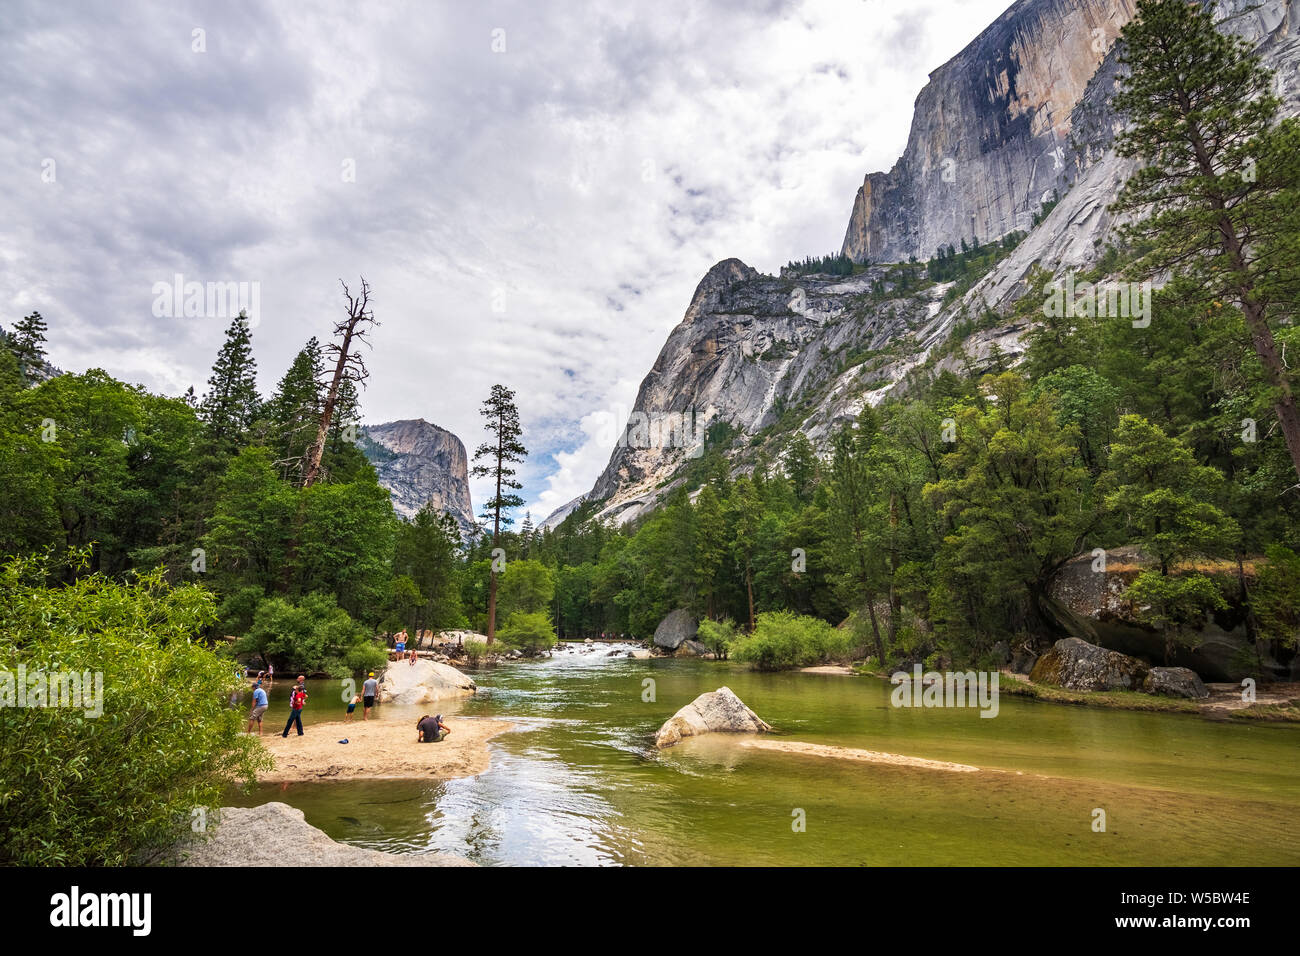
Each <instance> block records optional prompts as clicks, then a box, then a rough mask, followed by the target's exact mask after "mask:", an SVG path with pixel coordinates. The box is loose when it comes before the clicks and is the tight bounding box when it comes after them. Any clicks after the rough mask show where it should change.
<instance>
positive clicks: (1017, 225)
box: [545, 0, 1300, 525]
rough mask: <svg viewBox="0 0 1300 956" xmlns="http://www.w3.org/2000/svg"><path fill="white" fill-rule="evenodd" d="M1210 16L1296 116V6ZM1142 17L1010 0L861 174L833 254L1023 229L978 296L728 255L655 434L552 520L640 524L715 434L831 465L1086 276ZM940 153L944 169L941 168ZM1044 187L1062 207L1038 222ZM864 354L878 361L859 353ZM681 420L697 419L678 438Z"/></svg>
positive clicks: (904, 251)
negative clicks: (876, 167)
mask: <svg viewBox="0 0 1300 956" xmlns="http://www.w3.org/2000/svg"><path fill="white" fill-rule="evenodd" d="M1212 7H1213V10H1214V14H1215V16H1216V18H1217V19H1218V22H1219V27H1220V29H1222V30H1224V31H1225V32H1231V33H1235V34H1238V35H1240V36H1241V37H1243V38H1244V39H1246V40H1247V41H1248V42H1250V43H1251V44H1253V45H1254V46H1255V47H1256V48H1257V49H1258V50H1259V52H1260V54H1261V56H1262V58H1263V62H1264V65H1265V66H1267V67H1269V68H1270V69H1272V70H1274V71H1275V72H1276V75H1277V83H1278V92H1279V95H1280V96H1281V97H1282V99H1283V112H1284V113H1285V114H1288V115H1297V114H1300V0H1216V2H1214V3H1213V4H1212ZM1134 8H1135V3H1134V0H1019V2H1017V3H1016V4H1014V5H1013V6H1012V7H1011V8H1010V9H1008V10H1007V12H1006V13H1004V14H1003V15H1002V16H1001V17H999V18H998V20H997V21H996V22H995V23H994V24H993V25H992V26H990V27H989V28H988V29H987V30H985V31H984V32H983V33H982V34H981V35H980V36H979V37H978V38H977V39H976V40H975V41H974V42H973V43H971V44H970V45H969V46H967V47H966V49H964V50H963V51H962V52H961V53H959V54H958V55H957V56H956V57H954V58H953V59H952V60H950V61H949V62H948V63H946V64H944V65H943V66H942V67H940V68H939V69H938V70H936V71H935V72H934V73H933V74H931V80H930V83H929V85H928V86H927V87H926V88H925V90H923V91H922V93H921V95H920V96H919V97H918V98H917V103H916V113H915V115H914V118H913V122H912V133H911V136H910V138H909V141H908V146H907V149H906V151H905V152H904V155H903V157H902V158H901V159H900V160H899V161H898V163H897V164H896V165H895V167H894V169H893V170H891V171H890V172H889V173H873V174H871V175H870V176H868V177H867V181H866V182H865V183H864V185H863V189H862V191H861V192H860V193H859V196H858V200H857V202H856V203H855V205H854V210H853V217H852V222H851V223H850V226H849V230H848V235H847V236H846V237H845V243H844V252H845V253H846V254H848V255H850V256H852V257H854V258H857V259H859V260H860V259H862V258H864V257H869V258H870V260H871V261H872V262H891V261H892V262H898V261H906V260H907V259H908V257H909V256H910V255H916V257H917V259H918V260H923V259H927V258H929V257H930V256H931V255H933V253H934V250H935V249H936V248H937V247H938V246H939V245H941V244H942V245H945V246H946V245H949V244H951V245H954V246H959V245H960V241H961V239H962V238H963V237H966V238H967V239H968V240H969V238H970V237H971V236H972V235H974V236H978V238H979V239H980V241H981V242H982V243H983V242H987V241H990V240H993V239H996V238H998V237H1000V236H1002V235H1004V234H1006V233H1008V232H1011V231H1014V230H1017V229H1028V230H1029V235H1028V236H1027V237H1026V238H1025V239H1024V240H1023V241H1022V242H1021V243H1020V244H1019V245H1018V246H1017V247H1016V248H1015V249H1014V250H1013V251H1012V252H1011V253H1010V254H1009V255H1008V256H1007V257H1006V258H1005V259H1003V260H1002V261H1001V262H1000V263H999V264H998V265H997V266H996V267H994V268H993V269H992V270H991V271H990V272H989V273H988V274H987V275H985V276H984V277H983V278H982V279H980V280H979V281H978V282H977V283H976V284H975V285H974V286H973V287H972V288H971V289H970V290H968V291H967V292H966V293H965V294H964V295H962V296H961V297H959V298H957V299H956V300H955V301H953V302H949V303H947V304H944V303H943V301H942V300H943V297H944V293H945V292H947V290H948V286H946V285H939V286H933V287H931V288H930V289H929V290H926V291H924V292H921V293H916V292H911V293H907V292H901V291H898V290H892V289H888V288H887V289H886V291H885V292H884V294H873V286H874V283H875V281H876V280H883V279H884V277H885V276H886V275H887V273H888V270H887V268H885V267H884V266H871V267H870V268H869V269H868V270H867V271H866V272H864V273H861V274H859V275H856V276H853V277H852V278H834V277H831V276H804V277H797V278H789V279H786V278H780V279H779V278H774V277H772V276H766V275H762V274H761V273H759V272H757V271H756V270H754V269H752V268H751V267H749V266H748V265H746V264H745V263H743V262H741V261H739V260H738V259H726V260H723V261H722V262H719V263H718V264H717V265H715V266H714V267H713V268H712V269H710V270H709V272H708V273H707V274H706V275H705V277H704V279H703V280H701V282H700V284H699V286H698V288H697V289H696V291H695V295H694V296H692V299H691V302H690V305H689V307H688V308H687V310H686V314H685V316H684V317H683V320H682V322H681V323H680V324H679V325H678V326H677V327H676V328H675V329H673V331H672V332H671V333H670V335H669V337H668V340H667V341H666V342H665V343H664V346H663V349H662V350H661V351H660V353H659V357H658V358H657V359H656V360H655V363H654V366H653V368H651V370H650V373H649V374H648V375H647V376H646V377H645V379H644V380H643V381H642V383H641V389H640V391H639V393H638V395H637V403H636V406H635V409H634V414H636V413H643V414H644V415H646V416H647V418H648V420H649V424H650V425H651V426H654V425H655V424H656V423H657V424H658V425H659V428H658V433H659V438H660V440H659V441H657V442H656V441H654V440H653V439H654V438H655V437H656V435H655V432H656V429H655V428H654V427H648V428H647V427H642V423H641V422H639V421H638V422H629V424H628V427H627V429H626V431H625V433H624V439H623V440H622V441H620V442H619V443H618V445H617V446H616V447H615V448H614V450H613V453H612V455H611V456H610V460H609V464H608V465H607V466H606V468H605V470H604V472H602V474H601V475H600V477H599V478H598V479H597V481H596V484H595V487H594V488H593V489H592V491H591V492H589V493H588V494H587V495H584V496H582V498H580V499H576V500H575V501H574V502H571V503H570V504H569V505H566V506H565V508H562V509H560V510H559V511H557V512H556V513H555V514H554V515H552V516H550V517H549V518H547V520H546V522H545V524H548V525H554V524H556V523H558V522H559V521H560V520H561V519H562V518H563V517H564V514H566V513H567V512H568V511H569V510H572V508H573V507H576V505H577V504H578V503H580V502H581V501H583V500H593V501H602V502H603V503H602V505H601V509H600V511H599V516H600V517H602V518H610V519H613V520H615V521H619V522H623V521H627V520H632V519H635V518H638V517H641V516H643V515H645V514H647V513H648V512H650V511H651V510H653V509H654V508H655V507H656V506H657V505H658V504H659V502H660V501H662V500H663V497H664V495H665V494H667V493H669V492H671V491H672V490H674V489H675V488H676V487H678V486H679V485H680V484H681V483H682V481H683V476H682V466H683V465H686V464H689V463H690V461H691V454H692V447H690V445H691V442H692V441H693V440H695V439H696V438H698V437H701V436H702V433H703V432H704V431H705V428H706V426H707V424H708V423H710V422H722V423H726V424H728V425H730V426H732V428H734V429H735V430H736V432H737V433H738V434H739V436H740V441H738V442H737V443H736V447H735V448H733V450H732V451H731V452H729V456H730V457H731V459H732V465H733V471H735V470H740V471H743V470H745V469H746V468H747V467H748V465H747V464H746V463H745V462H744V461H743V460H741V461H737V459H738V458H741V459H743V449H744V446H745V445H747V443H748V442H747V439H748V438H749V437H750V436H753V435H755V434H757V433H758V432H760V431H761V430H763V429H764V428H766V427H768V426H771V425H776V424H778V423H779V428H780V430H781V431H783V432H785V431H789V430H792V429H793V428H798V429H800V430H802V431H804V432H805V433H806V434H807V435H808V437H809V438H810V439H811V440H812V441H813V443H814V445H818V446H821V451H822V453H823V454H824V453H825V452H826V447H825V446H826V444H827V441H826V440H827V438H828V436H829V435H830V434H831V433H832V432H833V431H834V429H835V428H837V427H838V426H839V425H840V424H841V423H844V422H847V421H849V420H851V419H853V418H854V417H856V416H857V414H858V413H859V412H860V411H861V410H862V408H863V407H865V406H867V405H872V406H874V405H877V404H879V403H880V402H881V401H882V400H883V399H884V398H885V396H886V395H888V394H890V392H891V391H893V390H895V389H898V388H900V387H901V388H904V389H905V388H906V387H908V386H907V385H906V376H907V374H908V373H909V372H910V371H911V370H913V369H914V368H916V367H917V366H918V365H921V364H922V363H924V362H925V361H926V360H927V359H928V357H929V356H930V353H931V352H932V351H933V350H934V349H936V348H937V347H939V346H942V345H943V344H944V343H945V342H946V340H947V339H948V338H949V337H950V335H951V334H952V332H953V330H954V328H956V327H957V326H958V323H959V322H961V321H962V320H964V319H967V320H969V319H976V318H978V317H980V316H981V315H983V314H984V313H985V312H986V310H989V309H992V310H995V311H1002V310H1004V309H1006V308H1007V307H1008V306H1010V305H1011V304H1012V303H1014V301H1015V300H1017V299H1019V298H1021V297H1022V296H1025V295H1032V296H1040V297H1041V296H1043V290H1041V289H1037V288H1030V287H1029V285H1028V283H1027V282H1026V277H1027V276H1028V275H1029V273H1030V270H1031V269H1032V268H1033V267H1034V265H1035V264H1037V265H1040V266H1042V267H1043V268H1045V269H1046V270H1047V271H1048V272H1049V273H1053V274H1054V275H1055V276H1056V277H1058V278H1059V277H1061V276H1063V275H1064V274H1065V273H1066V272H1067V271H1071V270H1084V269H1089V268H1091V267H1092V266H1093V265H1094V264H1095V263H1096V262H1097V260H1098V258H1099V257H1100V256H1101V255H1102V254H1103V253H1104V252H1105V249H1106V245H1107V243H1108V242H1109V241H1110V240H1111V239H1112V238H1113V231H1114V229H1115V228H1116V226H1117V223H1116V221H1115V218H1114V217H1113V216H1112V215H1111V213H1110V212H1109V211H1108V207H1109V205H1110V204H1111V203H1112V202H1113V201H1114V200H1115V198H1116V196H1117V195H1118V193H1119V190H1120V188H1121V187H1122V185H1123V183H1124V181H1125V180H1126V179H1127V178H1128V176H1129V175H1131V173H1132V172H1133V169H1134V166H1133V163H1132V161H1131V160H1125V159H1122V158H1120V157H1119V156H1118V155H1116V153H1115V151H1114V149H1113V148H1112V143H1113V139H1114V135H1115V133H1116V131H1117V129H1118V128H1119V126H1120V120H1119V119H1118V118H1117V117H1116V116H1115V115H1114V113H1113V111H1111V109H1110V107H1109V99H1110V97H1111V95H1112V94H1113V92H1114V89H1115V83H1116V79H1117V77H1118V75H1119V69H1120V68H1119V63H1118V60H1119V54H1120V51H1119V49H1118V47H1117V44H1115V43H1114V39H1115V37H1116V36H1117V35H1118V33H1119V31H1120V29H1121V28H1122V27H1123V25H1124V24H1125V23H1126V22H1127V21H1128V19H1129V18H1130V17H1131V16H1132V13H1133V10H1134ZM1093 31H1100V33H1094V32H1093ZM1094 41H1097V42H1096V44H1095V47H1094ZM1058 149H1059V150H1060V152H1058V151H1057V150H1058ZM948 158H951V159H953V160H955V163H954V164H953V165H951V166H945V165H944V160H945V159H948ZM1058 159H1059V160H1060V162H1061V168H1057V160H1058ZM945 169H950V170H951V172H952V176H951V181H948V180H946V179H945V176H944V171H945ZM1053 189H1057V190H1058V191H1059V193H1060V201H1059V203H1058V204H1057V205H1056V206H1055V208H1054V209H1053V210H1052V211H1051V213H1050V214H1049V215H1048V216H1047V217H1046V218H1045V219H1044V220H1043V221H1042V222H1041V223H1039V225H1038V226H1036V227H1033V228H1032V229H1031V228H1030V227H1031V226H1032V221H1033V214H1034V213H1036V212H1038V211H1039V209H1040V207H1041V203H1042V202H1043V201H1044V200H1045V199H1050V198H1051V194H1052V190H1053ZM972 220H973V222H974V226H973V227H972ZM1028 328H1029V323H1028V322H1027V321H1025V322H1019V323H1015V324H1012V323H1001V324H994V325H992V326H984V327H981V328H978V329H977V330H976V331H974V332H973V333H969V334H967V335H966V337H965V338H964V339H963V341H962V343H961V345H962V348H963V349H964V350H965V352H966V354H967V355H968V356H969V357H970V368H965V367H963V366H962V363H961V361H960V360H959V359H958V358H955V357H948V358H944V359H943V360H942V361H940V362H938V363H937V365H936V367H935V371H941V370H944V369H949V370H954V371H957V372H958V373H960V374H967V373H968V372H969V371H971V370H975V371H979V370H983V369H985V368H988V367H989V366H990V365H991V364H992V362H991V359H992V357H993V356H994V354H995V351H996V352H999V353H1000V355H1001V359H1002V360H1003V361H1006V362H1012V363H1014V362H1015V361H1017V360H1018V358H1019V356H1020V355H1021V354H1023V345H1022V344H1021V342H1020V338H1021V336H1022V335H1023V333H1024V332H1025V331H1026V330H1027V329H1028ZM867 352H874V353H875V354H874V355H870V356H869V357H868V358H866V359H865V360H864V359H863V358H862V356H863V355H864V353H867ZM810 397H811V398H812V401H811V402H809V401H807V400H808V399H809V398H810ZM801 400H803V402H804V404H803V406H802V408H801V410H800V412H799V414H798V416H797V417H796V416H793V415H792V414H791V412H790V409H792V408H795V407H799V406H800V402H801ZM683 411H691V412H693V413H694V414H693V416H692V417H690V418H689V419H688V422H689V427H687V428H684V429H683V428H681V427H680V425H681V422H680V414H681V413H682V412H683ZM671 415H677V416H679V418H678V423H677V424H678V426H679V431H687V432H689V433H690V434H689V435H688V436H687V437H688V439H689V440H688V441H687V442H677V443H673V442H672V441H663V440H662V437H663V432H664V430H665V429H664V427H663V424H664V420H665V419H667V418H668V417H670V416H671ZM792 418H793V419H794V420H793V421H792V420H791V419H792ZM646 438H649V439H651V440H650V441H646V440H644V439H646ZM688 490H691V491H693V490H694V487H692V488H690V489H688Z"/></svg>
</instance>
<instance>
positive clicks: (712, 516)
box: [691, 485, 727, 617]
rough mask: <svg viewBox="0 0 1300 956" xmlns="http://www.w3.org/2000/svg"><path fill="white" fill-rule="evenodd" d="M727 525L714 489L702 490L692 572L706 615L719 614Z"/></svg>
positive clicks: (698, 498) (697, 509)
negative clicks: (721, 571) (718, 578)
mask: <svg viewBox="0 0 1300 956" xmlns="http://www.w3.org/2000/svg"><path fill="white" fill-rule="evenodd" d="M726 531H727V523H726V519H725V518H724V516H723V514H722V502H721V501H719V500H718V493H717V492H716V491H714V490H713V486H712V485H705V486H704V487H703V488H702V489H700V494H699V496H698V497H697V498H696V499H695V532H696V533H695V562H694V567H693V568H692V569H691V570H692V573H693V576H694V578H695V591H696V593H697V594H698V595H700V596H701V597H702V598H703V599H704V613H705V614H706V615H707V616H708V617H713V616H714V615H715V614H716V613H717V594H718V582H717V577H718V571H719V569H720V568H721V567H722V559H723V557H724V555H725V553H726V547H727V534H726Z"/></svg>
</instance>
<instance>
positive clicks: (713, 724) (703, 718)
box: [655, 687, 772, 748]
mask: <svg viewBox="0 0 1300 956" xmlns="http://www.w3.org/2000/svg"><path fill="white" fill-rule="evenodd" d="M771 729H772V728H771V727H770V726H769V725H768V724H767V723H765V722H764V721H763V720H761V719H759V716H758V715H757V714H755V713H754V712H753V711H752V710H750V709H749V708H748V707H746V706H745V704H744V702H743V701H742V700H741V699H740V698H739V697H737V696H736V695H735V694H734V693H733V692H732V690H731V688H730V687H719V688H718V689H717V690H715V691H710V692H709V693H707V694H701V695H700V696H699V697H696V698H695V699H694V700H693V701H691V702H690V703H689V704H687V705H686V706H685V707H683V708H682V709H681V710H679V711H678V712H677V713H675V714H673V716H672V717H670V718H669V719H668V721H667V723H665V724H664V725H663V726H662V727H660V728H659V733H658V734H656V735H655V746H656V747H659V748H663V747H671V746H672V745H673V744H676V743H680V742H681V741H682V740H683V739H684V738H686V737H698V736H699V735H700V734H718V733H721V734H757V733H763V732H766V731H769V730H771Z"/></svg>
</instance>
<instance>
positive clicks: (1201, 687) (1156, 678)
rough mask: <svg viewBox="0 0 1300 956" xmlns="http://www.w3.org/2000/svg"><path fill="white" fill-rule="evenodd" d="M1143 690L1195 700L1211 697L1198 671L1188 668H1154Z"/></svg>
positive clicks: (1143, 683)
mask: <svg viewBox="0 0 1300 956" xmlns="http://www.w3.org/2000/svg"><path fill="white" fill-rule="evenodd" d="M1142 689H1143V690H1144V691H1146V692H1147V693H1148V694H1164V695H1165V696H1166V697H1190V698H1191V699H1193V700H1200V699H1201V698H1204V697H1209V696H1210V691H1209V689H1208V688H1207V687H1206V686H1205V683H1204V682H1203V681H1202V680H1201V678H1200V677H1199V676H1197V673H1196V671H1194V670H1192V669H1190V668H1187V667H1153V668H1151V670H1150V672H1149V673H1148V674H1147V677H1146V680H1145V681H1143V682H1142Z"/></svg>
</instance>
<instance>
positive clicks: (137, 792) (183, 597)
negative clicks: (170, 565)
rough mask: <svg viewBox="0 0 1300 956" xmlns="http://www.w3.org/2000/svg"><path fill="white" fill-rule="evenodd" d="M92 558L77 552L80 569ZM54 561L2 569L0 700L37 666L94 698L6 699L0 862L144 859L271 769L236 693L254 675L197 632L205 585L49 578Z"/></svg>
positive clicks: (210, 616)
mask: <svg viewBox="0 0 1300 956" xmlns="http://www.w3.org/2000/svg"><path fill="white" fill-rule="evenodd" d="M88 557H89V551H88V550H87V551H85V552H77V553H74V561H75V562H77V563H79V564H80V566H81V570H85V566H86V561H87V560H88ZM47 571H48V567H47V562H46V561H44V560H43V559H37V558H14V559H11V560H9V561H8V562H7V563H5V564H4V565H3V566H0V682H2V683H0V697H9V695H10V694H13V693H14V692H15V691H16V689H17V680H18V676H19V674H20V673H22V674H23V675H24V676H25V678H26V680H27V683H28V686H27V688H26V690H30V689H31V687H32V685H31V678H32V675H34V674H36V673H38V672H40V673H43V674H44V675H46V679H47V680H48V679H49V677H51V676H54V675H70V674H73V673H75V674H78V675H82V680H81V688H80V691H81V695H80V696H81V703H82V704H83V706H82V707H73V706H39V707H38V706H16V705H15V704H16V703H17V701H16V695H15V698H13V699H5V700H3V704H2V705H0V740H3V741H4V745H3V747H0V819H3V821H4V829H5V837H4V839H3V841H0V863H8V864H18V865H27V866H96V865H103V866H115V865H123V864H129V863H134V862H140V861H142V860H147V859H148V858H150V857H151V856H152V855H153V854H154V853H157V852H159V851H163V850H165V849H168V848H170V847H171V846H173V845H174V844H175V842H176V840H177V838H178V837H180V836H181V835H182V834H187V833H189V832H190V829H191V821H192V820H193V819H195V817H193V813H194V811H195V810H196V809H198V808H207V809H210V808H213V807H216V806H218V805H219V801H220V798H221V795H222V792H223V791H224V789H225V788H226V787H227V786H228V785H229V784H230V783H232V782H233V781H235V780H238V779H241V778H242V779H251V778H252V776H253V775H254V774H255V772H256V771H258V770H263V769H270V767H271V765H272V764H271V758H270V755H269V754H267V753H266V751H265V750H263V749H262V747H261V745H260V743H259V742H258V741H257V739H256V738H254V737H246V736H243V735H241V734H240V731H241V730H242V729H243V727H244V723H245V716H246V715H245V712H244V710H243V709H242V708H240V709H238V710H234V709H232V708H231V707H230V706H229V698H230V695H231V693H232V691H234V690H235V689H236V688H237V687H241V686H243V685H242V682H241V681H239V680H238V679H237V678H236V677H235V675H234V673H233V672H232V669H231V667H230V662H229V661H228V660H223V659H222V658H220V657H218V656H217V654H215V653H214V652H213V651H211V650H210V649H209V648H207V647H204V646H203V645H201V644H199V643H196V642H195V641H194V636H195V635H196V634H197V633H198V632H199V631H200V630H201V629H202V628H204V627H205V626H207V625H208V624H210V623H212V622H213V621H214V620H215V618H216V610H215V607H214V603H213V598H212V595H211V594H210V593H209V592H208V591H206V590H204V589H203V588H200V587H197V586H195V585H185V586H182V587H175V588H173V587H171V586H169V585H168V584H167V583H166V582H165V581H164V579H163V571H162V570H161V569H159V570H157V571H153V572H150V573H147V574H141V575H137V576H132V577H130V578H128V580H127V581H126V583H124V584H119V583H116V582H114V581H113V580H111V579H109V578H106V577H104V576H102V575H99V574H93V575H87V576H85V577H79V578H78V579H77V580H75V581H74V582H73V583H72V584H70V585H67V586H65V587H55V588H50V587H46V586H45V583H44V582H45V575H46V573H47ZM20 666H21V667H23V668H24V670H23V671H22V672H20V671H19V667H20ZM84 675H98V676H97V677H92V678H89V679H87V678H85V676H84ZM91 685H96V686H97V687H99V688H102V692H100V693H98V694H97V695H92V694H91V692H90V687H91ZM95 696H98V701H99V703H98V705H97V706H95V705H93V703H92V702H93V699H94V697H95ZM46 699H47V700H48V701H50V702H51V703H52V702H53V701H54V699H55V697H54V696H51V697H47V698H46ZM29 701H30V698H29ZM72 701H73V697H72V695H68V696H67V697H65V698H63V701H62V702H72ZM86 704H92V706H84V705H86ZM95 710H102V713H100V714H99V715H98V716H92V714H93V713H94V711H95Z"/></svg>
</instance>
